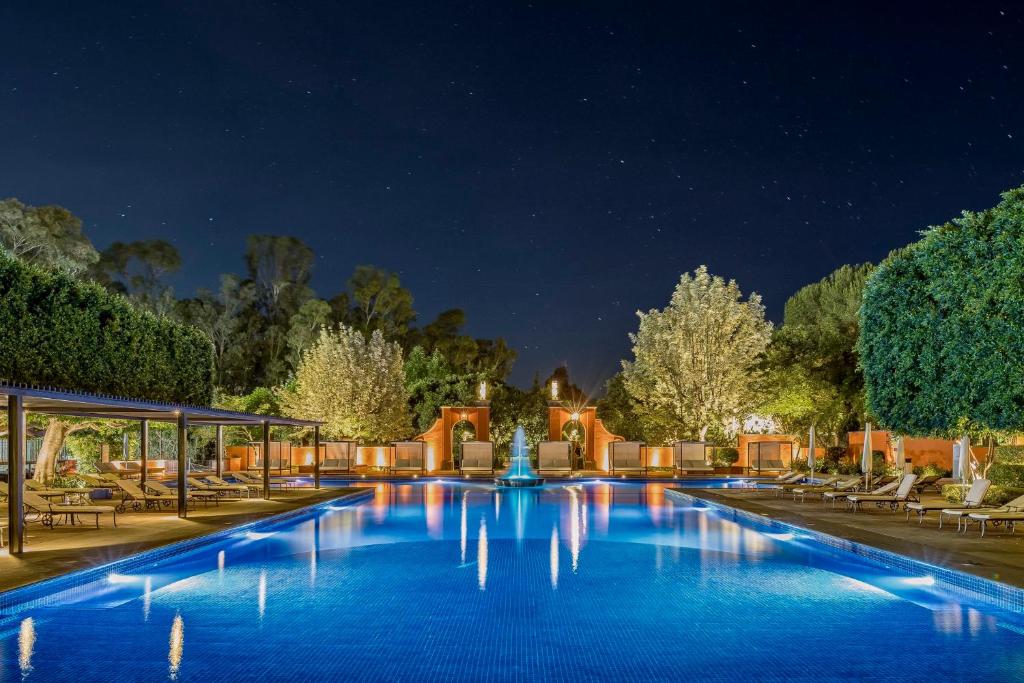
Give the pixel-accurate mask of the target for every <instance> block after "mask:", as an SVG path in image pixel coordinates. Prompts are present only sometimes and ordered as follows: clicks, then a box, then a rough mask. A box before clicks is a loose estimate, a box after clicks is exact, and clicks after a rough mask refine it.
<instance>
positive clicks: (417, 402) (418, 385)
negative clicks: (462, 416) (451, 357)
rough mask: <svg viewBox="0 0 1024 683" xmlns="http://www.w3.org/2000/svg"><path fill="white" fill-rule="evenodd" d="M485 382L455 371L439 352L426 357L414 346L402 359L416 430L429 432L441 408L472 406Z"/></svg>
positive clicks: (477, 376)
mask: <svg viewBox="0 0 1024 683" xmlns="http://www.w3.org/2000/svg"><path fill="white" fill-rule="evenodd" d="M485 380H486V378H484V377H482V376H481V375H477V374H470V375H467V374H460V373H458V372H456V371H455V369H454V368H452V366H451V364H449V363H448V360H447V359H446V358H445V357H444V355H443V354H442V353H441V352H440V351H439V350H436V349H435V350H434V352H433V353H432V354H430V355H429V356H428V355H427V353H426V352H425V351H424V350H423V349H422V348H421V347H419V346H417V347H415V348H414V349H413V350H412V351H411V352H410V353H409V357H408V358H406V359H405V390H406V392H407V393H408V394H409V404H410V408H411V410H412V412H413V416H414V425H415V427H416V429H417V431H420V432H425V431H426V430H428V429H430V427H431V425H433V424H434V420H436V419H437V418H438V417H439V416H440V415H441V407H442V406H464V405H472V403H473V401H475V400H476V398H477V389H478V387H479V386H480V382H481V381H485Z"/></svg>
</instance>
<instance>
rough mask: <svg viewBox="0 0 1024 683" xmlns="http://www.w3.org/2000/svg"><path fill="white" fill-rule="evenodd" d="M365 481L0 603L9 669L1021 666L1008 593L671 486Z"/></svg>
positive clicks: (87, 675)
mask: <svg viewBox="0 0 1024 683" xmlns="http://www.w3.org/2000/svg"><path fill="white" fill-rule="evenodd" d="M372 486H373V490H374V493H373V497H372V499H369V500H367V501H366V502H363V503H358V504H354V505H351V506H341V505H331V504H327V505H322V506H319V507H318V508H316V509H314V510H312V511H309V512H306V513H303V514H301V515H298V516H296V517H293V518H291V519H288V520H285V521H282V522H273V523H266V524H262V525H259V526H257V527H254V528H252V529H249V530H245V531H240V532H237V533H234V534H232V535H230V536H228V537H226V538H224V539H223V540H221V541H219V542H217V543H216V544H212V545H208V546H206V547H203V548H200V549H198V550H194V551H192V552H189V553H184V554H181V555H179V556H177V557H173V558H169V559H165V560H162V561H160V562H157V563H155V564H151V565H149V566H137V567H135V568H133V569H131V570H130V571H124V572H119V573H116V574H111V575H109V576H106V577H104V578H103V580H101V581H99V582H97V583H94V584H92V585H89V586H86V587H84V588H81V589H77V590H74V591H67V592H66V594H64V595H63V596H62V597H61V598H60V599H57V600H50V601H47V600H42V601H38V603H37V604H36V605H35V606H29V607H23V608H17V609H12V610H11V611H9V612H8V613H7V614H5V615H4V618H3V620H2V621H0V629H2V631H0V661H2V664H3V671H2V680H4V681H15V680H23V681H108V680H115V681H118V682H119V683H120V682H121V681H157V680H168V679H170V680H181V681H211V680H213V681H236V680H244V679H252V680H261V681H262V680H290V681H305V680H324V681H328V680H331V681H333V680H342V679H344V680H473V681H476V680H484V679H490V680H510V679H515V680H542V679H543V680H594V679H631V680H644V681H646V680H701V681H705V680H717V681H725V680H743V679H748V680H778V681H784V680H785V681H794V680H796V681H801V680H806V681H811V680H814V681H827V680H851V679H855V680H856V679H870V680H876V681H915V680H921V681H924V680H927V681H929V682H934V681H946V680H949V681H953V680H958V681H971V680H985V681H1009V680H1019V679H1020V676H1021V672H1022V671H1024V618H1022V617H1021V615H1020V614H1018V613H1014V612H1008V611H1003V610H1000V609H998V608H997V607H995V606H993V605H991V604H989V603H986V602H982V601H978V602H969V601H966V600H965V599H964V598H963V596H960V597H957V595H956V594H954V593H953V592H951V591H949V590H947V589H945V588H944V587H943V586H942V585H941V584H938V583H935V582H934V580H933V579H932V578H931V577H930V576H928V575H927V574H921V573H909V574H907V573H896V572H894V571H892V570H887V569H884V568H883V567H881V566H880V565H877V564H875V563H872V562H870V561H868V560H864V559H860V558H856V557H853V556H851V555H848V554H846V553H843V552H840V551H836V550H833V549H830V548H828V547H827V546H824V545H822V544H820V543H817V542H816V541H814V540H812V539H808V538H803V537H801V536H800V535H799V534H794V533H773V532H770V531H765V530H759V529H758V528H756V526H752V525H749V524H740V523H736V522H734V521H731V520H729V519H727V517H726V515H724V514H721V513H720V512H718V511H716V510H714V509H712V508H707V507H700V506H695V505H693V504H692V503H690V502H687V501H685V500H683V499H677V498H675V497H673V496H670V495H666V493H665V488H666V487H665V485H662V484H647V485H644V484H635V483H620V482H594V483H586V484H571V485H552V486H546V487H544V488H542V489H534V490H501V491H496V490H495V489H494V488H493V487H491V486H489V485H486V484H472V483H465V484H464V483H457V482H443V483H442V482H431V481H420V482H414V483H413V482H410V483H400V484H375V485H372ZM54 586H55V587H59V586H60V583H59V582H58V583H56V584H54ZM46 603H48V604H46Z"/></svg>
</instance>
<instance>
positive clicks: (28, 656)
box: [18, 617, 36, 676]
mask: <svg viewBox="0 0 1024 683" xmlns="http://www.w3.org/2000/svg"><path fill="white" fill-rule="evenodd" d="M35 648H36V622H35V621H34V620H33V619H32V617H26V618H25V619H22V620H21V626H20V627H19V628H18V666H19V667H21V673H22V676H27V675H28V674H29V673H30V672H31V671H32V654H33V653H34V652H35Z"/></svg>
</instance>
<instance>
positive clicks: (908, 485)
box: [846, 474, 917, 513]
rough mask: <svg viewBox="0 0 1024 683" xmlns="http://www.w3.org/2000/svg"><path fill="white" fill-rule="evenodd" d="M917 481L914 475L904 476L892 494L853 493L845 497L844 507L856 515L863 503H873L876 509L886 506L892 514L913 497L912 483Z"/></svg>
mask: <svg viewBox="0 0 1024 683" xmlns="http://www.w3.org/2000/svg"><path fill="white" fill-rule="evenodd" d="M915 481H917V475H916V474H907V475H904V477H903V479H902V480H901V481H900V484H899V486H898V487H897V488H896V491H895V492H894V493H891V494H890V493H877V494H871V493H855V494H853V495H849V496H847V497H846V505H847V508H848V509H849V510H852V511H853V512H854V513H856V512H857V511H858V510H860V509H862V508H861V505H863V504H864V503H874V504H875V506H876V507H879V508H882V507H886V506H888V507H889V508H890V509H891V510H892V511H893V512H895V511H896V510H898V509H899V507H900V503H906V502H907V501H908V500H910V499H911V497H912V496H913V495H914V482H915Z"/></svg>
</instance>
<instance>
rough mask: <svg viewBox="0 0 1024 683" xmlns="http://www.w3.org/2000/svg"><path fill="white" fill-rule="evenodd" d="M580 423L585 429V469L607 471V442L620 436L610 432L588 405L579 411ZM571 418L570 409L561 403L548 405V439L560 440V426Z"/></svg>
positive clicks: (617, 439)
mask: <svg viewBox="0 0 1024 683" xmlns="http://www.w3.org/2000/svg"><path fill="white" fill-rule="evenodd" d="M579 414H580V424H582V425H583V429H584V430H586V432H587V433H586V439H585V440H586V446H585V448H586V453H585V454H584V459H585V464H586V467H587V469H596V470H601V471H602V472H607V471H608V469H609V468H608V444H610V443H611V442H612V441H622V437H621V436H618V435H616V434H612V433H611V432H610V431H608V429H607V428H606V427H605V426H604V423H603V422H601V420H600V418H598V417H597V408H595V407H594V406H588V407H586V408H583V409H581V410H580V411H579ZM571 419H572V410H571V409H569V408H566V407H564V406H561V405H555V404H551V405H549V406H548V440H549V441H561V440H562V428H563V427H564V426H565V423H566V422H569V421H570V420H571Z"/></svg>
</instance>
